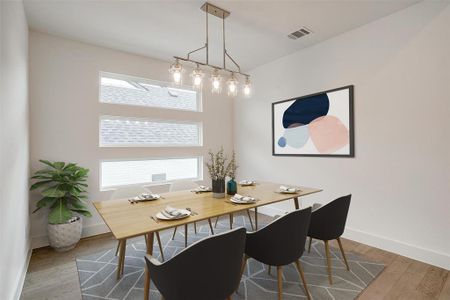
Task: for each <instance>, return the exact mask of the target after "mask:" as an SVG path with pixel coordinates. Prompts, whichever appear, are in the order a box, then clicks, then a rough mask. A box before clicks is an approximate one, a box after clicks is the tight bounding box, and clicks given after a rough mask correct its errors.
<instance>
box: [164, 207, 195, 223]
mask: <svg viewBox="0 0 450 300" xmlns="http://www.w3.org/2000/svg"><path fill="white" fill-rule="evenodd" d="M179 210H180V211H182V212H183V213H185V214H186V215H183V216H182V217H178V218H168V217H166V216H164V215H163V214H162V213H161V212H158V213H157V214H156V217H157V218H158V219H160V220H166V221H168V220H180V219H184V218H187V217H189V216H190V215H191V212H190V211H189V210H186V209H179Z"/></svg>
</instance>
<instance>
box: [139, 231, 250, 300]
mask: <svg viewBox="0 0 450 300" xmlns="http://www.w3.org/2000/svg"><path fill="white" fill-rule="evenodd" d="M244 248H245V229H244V228H242V227H241V228H236V229H234V230H231V231H228V232H225V233H222V234H217V235H214V236H211V237H207V238H205V239H202V240H200V241H199V242H197V243H195V244H193V245H191V246H189V247H188V248H186V249H185V250H183V251H182V252H180V253H179V254H177V255H175V256H174V257H173V258H171V259H170V260H167V261H166V262H164V263H161V264H159V265H154V264H152V263H150V262H149V260H148V259H146V262H147V266H148V268H149V270H150V274H151V278H152V280H153V282H154V284H155V285H156V287H157V288H158V290H159V291H160V292H161V294H162V296H163V297H164V299H165V300H224V299H226V298H227V297H228V296H230V295H231V294H232V293H233V292H234V291H235V290H236V289H237V287H238V285H239V282H240V269H241V264H242V258H243V255H244Z"/></svg>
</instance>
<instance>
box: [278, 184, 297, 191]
mask: <svg viewBox="0 0 450 300" xmlns="http://www.w3.org/2000/svg"><path fill="white" fill-rule="evenodd" d="M280 191H282V192H296V191H298V189H297V188H293V187H287V186H284V185H281V186H280Z"/></svg>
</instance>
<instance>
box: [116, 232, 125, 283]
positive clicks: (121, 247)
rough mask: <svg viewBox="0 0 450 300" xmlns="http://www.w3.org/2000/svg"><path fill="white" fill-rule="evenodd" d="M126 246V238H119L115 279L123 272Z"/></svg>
mask: <svg viewBox="0 0 450 300" xmlns="http://www.w3.org/2000/svg"><path fill="white" fill-rule="evenodd" d="M126 247H127V240H126V239H123V240H119V257H118V258H117V279H120V277H121V276H122V274H123V269H124V264H125V251H126Z"/></svg>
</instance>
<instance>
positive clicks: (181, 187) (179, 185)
mask: <svg viewBox="0 0 450 300" xmlns="http://www.w3.org/2000/svg"><path fill="white" fill-rule="evenodd" d="M197 187H198V184H197V183H195V182H194V181H192V180H179V181H174V182H173V183H172V184H171V185H170V191H171V192H177V191H189V190H193V189H195V188H197ZM208 223H209V228H210V229H211V234H214V230H213V227H212V222H211V219H208ZM194 232H195V233H196V234H197V223H196V222H194ZM176 233H177V227H175V229H174V230H173V235H172V240H173V239H175V234H176ZM187 237H188V224H185V225H184V246H185V247H186V246H187Z"/></svg>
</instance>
